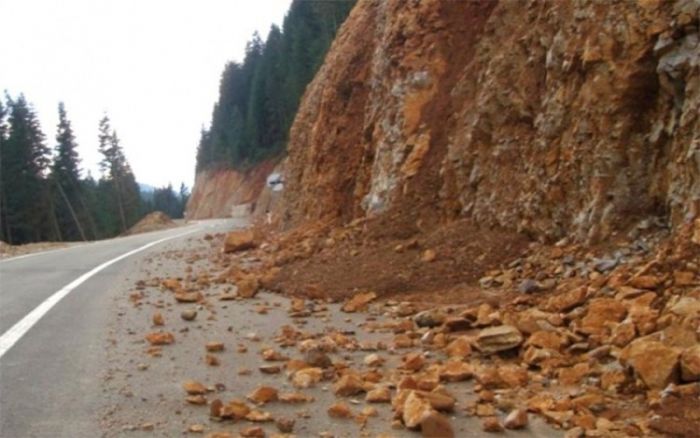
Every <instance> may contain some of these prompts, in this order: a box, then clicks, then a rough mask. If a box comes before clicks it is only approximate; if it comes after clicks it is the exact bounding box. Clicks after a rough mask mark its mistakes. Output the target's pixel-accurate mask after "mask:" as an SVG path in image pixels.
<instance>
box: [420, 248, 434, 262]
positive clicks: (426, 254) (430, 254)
mask: <svg viewBox="0 0 700 438" xmlns="http://www.w3.org/2000/svg"><path fill="white" fill-rule="evenodd" d="M436 257H437V253H435V251H434V250H432V249H426V250H425V251H423V255H421V257H420V259H421V260H422V261H424V262H425V263H430V262H433V261H435V258H436Z"/></svg>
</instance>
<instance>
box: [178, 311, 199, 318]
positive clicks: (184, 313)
mask: <svg viewBox="0 0 700 438" xmlns="http://www.w3.org/2000/svg"><path fill="white" fill-rule="evenodd" d="M196 317H197V311H196V310H194V309H187V310H183V311H182V312H180V318H182V319H184V320H185V321H192V320H194V319H195V318H196Z"/></svg>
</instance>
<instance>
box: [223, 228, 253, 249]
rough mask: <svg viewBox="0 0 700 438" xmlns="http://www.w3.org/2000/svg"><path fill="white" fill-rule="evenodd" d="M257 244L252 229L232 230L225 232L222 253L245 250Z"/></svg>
mask: <svg viewBox="0 0 700 438" xmlns="http://www.w3.org/2000/svg"><path fill="white" fill-rule="evenodd" d="M256 246H257V244H256V242H255V235H254V234H253V231H252V230H239V231H232V232H230V233H228V234H226V238H225V240H224V253H232V252H237V251H245V250H248V249H253V248H255V247H256Z"/></svg>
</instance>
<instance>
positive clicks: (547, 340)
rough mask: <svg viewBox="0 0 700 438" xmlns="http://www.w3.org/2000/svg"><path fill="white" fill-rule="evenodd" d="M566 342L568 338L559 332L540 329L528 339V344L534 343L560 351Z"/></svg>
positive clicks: (536, 345) (537, 345)
mask: <svg viewBox="0 0 700 438" xmlns="http://www.w3.org/2000/svg"><path fill="white" fill-rule="evenodd" d="M565 344H566V339H565V338H564V337H563V336H561V335H560V334H559V333H557V332H553V331H545V330H539V331H536V332H534V333H533V334H532V335H530V337H529V338H528V339H527V342H526V345H534V346H535V347H540V348H549V349H551V350H556V351H559V350H561V348H562V346H564V345H565Z"/></svg>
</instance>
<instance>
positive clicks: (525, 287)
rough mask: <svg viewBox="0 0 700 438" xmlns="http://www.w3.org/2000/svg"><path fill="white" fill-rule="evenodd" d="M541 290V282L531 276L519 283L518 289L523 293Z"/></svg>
mask: <svg viewBox="0 0 700 438" xmlns="http://www.w3.org/2000/svg"><path fill="white" fill-rule="evenodd" d="M540 290H542V288H541V287H540V285H539V283H537V281H535V280H533V279H531V278H526V279H525V280H523V281H521V282H520V284H519V285H518V291H519V292H520V293H523V294H531V293H534V292H539V291H540Z"/></svg>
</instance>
